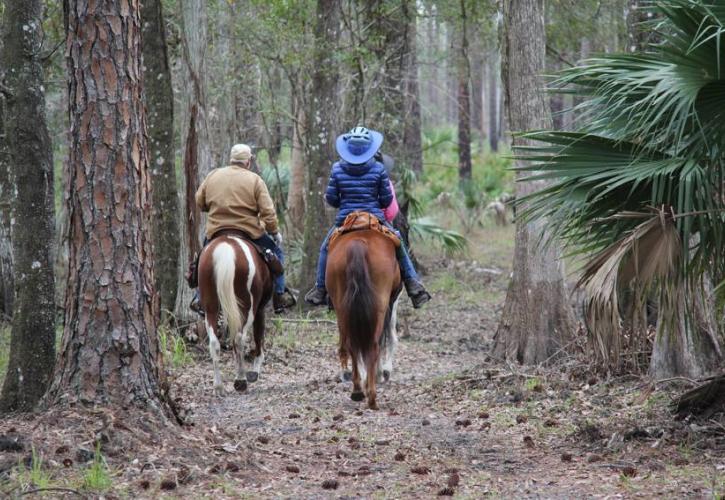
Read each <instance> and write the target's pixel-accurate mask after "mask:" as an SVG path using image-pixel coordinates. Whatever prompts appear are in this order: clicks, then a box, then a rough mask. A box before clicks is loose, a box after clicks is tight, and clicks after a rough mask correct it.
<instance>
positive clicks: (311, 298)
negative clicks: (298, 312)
mask: <svg viewBox="0 0 725 500" xmlns="http://www.w3.org/2000/svg"><path fill="white" fill-rule="evenodd" d="M305 302H307V303H308V304H312V305H313V306H321V305H324V304H327V290H325V289H324V288H320V287H317V286H316V287H314V288H313V289H312V290H310V291H309V292H307V295H305Z"/></svg>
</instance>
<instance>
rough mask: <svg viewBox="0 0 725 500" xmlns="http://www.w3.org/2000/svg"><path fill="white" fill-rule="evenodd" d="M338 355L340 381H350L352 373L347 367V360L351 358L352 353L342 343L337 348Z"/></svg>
mask: <svg viewBox="0 0 725 500" xmlns="http://www.w3.org/2000/svg"><path fill="white" fill-rule="evenodd" d="M337 355H338V357H339V358H340V382H349V381H350V380H351V379H352V373H350V370H348V369H347V362H348V360H349V359H350V353H348V352H347V349H345V348H344V347H343V346H342V344H340V347H339V348H338V350H337Z"/></svg>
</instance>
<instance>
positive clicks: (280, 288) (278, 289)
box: [202, 233, 285, 294]
mask: <svg viewBox="0 0 725 500" xmlns="http://www.w3.org/2000/svg"><path fill="white" fill-rule="evenodd" d="M252 242H253V243H254V244H255V245H259V246H260V247H262V248H268V249H270V250H272V252H273V253H274V254H275V255H276V256H277V258H278V259H279V262H280V263H281V264H282V265H283V266H284V252H283V251H282V248H281V247H279V246H277V244H276V243H275V242H274V240H273V239H272V237H271V236H270V235H268V234H267V233H264V234H263V235H262V237H261V238H257V239H256V240H252ZM208 243H209V238H204V245H203V246H202V250H203V249H204V247H205V246H206V245H207V244H208ZM284 290H285V282H284V274H280V275H279V276H277V277H276V278H275V279H274V293H277V294H279V293H284Z"/></svg>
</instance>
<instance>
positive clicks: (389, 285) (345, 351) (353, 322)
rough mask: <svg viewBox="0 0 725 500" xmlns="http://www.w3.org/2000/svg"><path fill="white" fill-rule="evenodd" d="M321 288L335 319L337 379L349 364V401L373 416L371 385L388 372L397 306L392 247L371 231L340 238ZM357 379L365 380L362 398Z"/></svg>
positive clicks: (374, 405)
mask: <svg viewBox="0 0 725 500" xmlns="http://www.w3.org/2000/svg"><path fill="white" fill-rule="evenodd" d="M326 286H327V290H328V294H329V297H330V300H331V302H332V306H333V307H334V309H335V312H336V313H337V327H338V330H339V332H340V345H339V357H340V366H341V367H342V370H343V377H344V374H345V371H346V370H347V362H348V359H352V394H351V398H352V400H353V401H362V400H363V399H365V395H367V398H368V407H369V408H371V409H373V410H377V409H378V405H377V401H376V389H375V384H376V381H377V379H382V380H385V381H387V380H388V379H389V378H390V374H391V372H392V369H393V355H394V351H395V344H396V343H397V338H396V336H395V323H396V309H397V300H398V296H399V295H400V291H401V279H400V268H399V267H398V261H397V259H396V257H395V244H394V243H393V242H392V241H391V240H390V239H389V238H388V237H386V236H384V235H383V234H381V233H380V232H378V231H374V230H361V231H354V232H350V233H346V234H343V235H340V236H339V237H338V240H337V241H336V242H335V244H334V245H333V246H331V247H330V254H329V257H328V260H327V279H326ZM361 378H365V379H366V381H365V393H363V391H362V387H361V383H360V381H361Z"/></svg>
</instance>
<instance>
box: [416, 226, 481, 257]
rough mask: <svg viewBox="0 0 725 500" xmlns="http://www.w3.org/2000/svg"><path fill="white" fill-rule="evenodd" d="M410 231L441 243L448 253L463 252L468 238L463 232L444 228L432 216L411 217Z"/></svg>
mask: <svg viewBox="0 0 725 500" xmlns="http://www.w3.org/2000/svg"><path fill="white" fill-rule="evenodd" d="M409 223H410V231H411V233H413V234H415V235H416V236H418V237H420V238H424V239H430V240H433V241H435V242H437V243H439V244H440V245H441V246H442V247H443V249H444V250H445V251H446V252H448V253H456V252H462V251H463V250H465V249H466V247H467V246H468V240H467V239H466V238H465V236H463V235H462V234H461V233H459V232H457V231H453V230H450V229H445V228H443V227H442V226H441V225H440V224H438V223H437V222H436V221H435V220H433V219H431V218H430V217H419V218H416V219H410V221H409Z"/></svg>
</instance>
